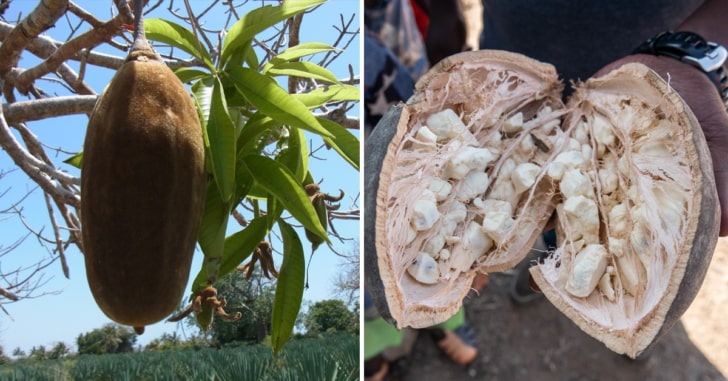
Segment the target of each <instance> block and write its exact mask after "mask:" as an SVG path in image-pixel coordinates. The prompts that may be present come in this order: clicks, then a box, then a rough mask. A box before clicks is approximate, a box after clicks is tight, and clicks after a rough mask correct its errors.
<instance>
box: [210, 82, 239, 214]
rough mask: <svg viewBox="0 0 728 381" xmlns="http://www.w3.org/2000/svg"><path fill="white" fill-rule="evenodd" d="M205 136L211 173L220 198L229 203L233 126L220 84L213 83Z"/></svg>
mask: <svg viewBox="0 0 728 381" xmlns="http://www.w3.org/2000/svg"><path fill="white" fill-rule="evenodd" d="M207 136H208V139H209V140H210V159H211V160H212V173H213V174H214V176H215V181H216V182H217V186H218V188H219V190H220V197H222V199H223V200H224V201H226V202H227V201H230V199H231V198H232V196H233V193H234V190H235V157H236V149H235V140H236V139H235V124H234V123H233V121H232V119H231V118H230V115H229V114H228V108H227V103H226V102H225V94H224V92H223V89H222V84H221V83H220V81H219V80H217V81H215V85H214V87H213V90H212V100H211V103H210V117H209V119H208V121H207Z"/></svg>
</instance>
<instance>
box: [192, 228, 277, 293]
mask: <svg viewBox="0 0 728 381" xmlns="http://www.w3.org/2000/svg"><path fill="white" fill-rule="evenodd" d="M266 233H268V230H267V224H266V218H265V216H263V217H258V218H254V219H253V220H252V221H250V223H249V224H248V226H246V227H245V228H244V229H243V230H240V231H238V232H236V233H233V234H231V235H230V236H228V237H227V238H225V240H224V249H223V254H222V256H221V258H222V261H221V263H220V266H219V271H218V274H217V279H220V278H222V277H224V276H225V275H227V274H229V273H230V272H231V271H233V270H234V269H235V268H236V267H237V266H238V265H240V263H242V262H243V261H245V260H246V259H247V258H248V257H249V256H250V254H252V253H253V250H255V248H256V247H258V243H260V242H261V241H263V240H264V239H265V235H266ZM208 272H209V270H208V268H207V266H206V265H205V264H203V266H202V269H200V272H199V273H197V276H196V277H195V280H194V281H193V283H192V292H193V293H194V292H196V291H198V290H201V289H203V288H205V287H206V286H207V277H208Z"/></svg>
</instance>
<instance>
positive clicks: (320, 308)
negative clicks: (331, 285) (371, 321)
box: [304, 299, 359, 335]
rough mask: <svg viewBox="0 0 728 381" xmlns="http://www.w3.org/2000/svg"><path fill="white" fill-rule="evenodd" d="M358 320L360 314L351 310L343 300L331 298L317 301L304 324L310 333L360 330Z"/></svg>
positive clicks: (310, 308) (309, 310)
mask: <svg viewBox="0 0 728 381" xmlns="http://www.w3.org/2000/svg"><path fill="white" fill-rule="evenodd" d="M355 317H356V318H355ZM358 321H359V319H358V314H357V313H355V312H353V311H349V309H348V308H347V307H346V303H345V302H344V301H343V300H338V299H329V300H322V301H320V302H316V303H314V304H313V305H311V307H309V309H308V313H306V317H305V318H304V326H305V327H306V331H307V333H308V334H309V335H311V334H321V333H330V332H358Z"/></svg>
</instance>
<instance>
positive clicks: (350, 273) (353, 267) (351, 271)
mask: <svg viewBox="0 0 728 381" xmlns="http://www.w3.org/2000/svg"><path fill="white" fill-rule="evenodd" d="M349 247H350V249H349V250H347V251H346V252H344V253H336V254H338V255H339V256H340V257H341V258H342V259H343V260H344V261H343V262H342V263H341V264H340V265H339V269H340V271H338V272H337V273H336V275H335V278H334V296H335V297H337V298H343V299H344V301H345V302H346V304H347V305H348V306H349V307H350V308H355V309H356V308H358V307H359V284H360V282H359V257H360V256H359V241H354V243H353V244H352V245H351V246H349ZM357 321H358V319H357ZM357 324H358V323H357Z"/></svg>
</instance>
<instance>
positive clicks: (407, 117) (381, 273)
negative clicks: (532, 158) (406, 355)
mask: <svg viewBox="0 0 728 381" xmlns="http://www.w3.org/2000/svg"><path fill="white" fill-rule="evenodd" d="M483 68H487V69H488V70H491V69H492V70H495V71H504V72H506V71H508V72H516V73H519V76H521V77H522V78H523V79H524V80H525V82H524V83H521V84H520V85H519V86H521V90H522V91H523V92H524V94H525V96H524V97H525V101H526V102H527V103H529V104H531V103H541V102H546V101H548V102H549V103H550V104H553V105H560V100H559V99H560V94H561V89H562V86H561V84H560V83H559V81H558V77H557V74H556V70H555V69H554V68H553V66H551V65H548V64H544V63H541V62H538V61H535V60H532V59H530V58H528V57H526V56H523V55H520V54H515V53H509V52H501V51H479V52H469V53H461V54H457V55H454V56H451V57H448V58H446V59H444V60H442V61H440V63H438V64H437V65H436V66H435V67H433V68H432V69H431V70H430V71H429V72H428V73H427V74H425V75H424V76H423V77H422V78H421V79H420V80H419V81H418V82H417V84H416V91H415V95H414V96H413V97H412V98H410V99H409V100H408V101H407V104H406V105H404V106H398V107H395V108H393V109H392V110H390V111H389V112H388V113H387V114H386V115H385V116H384V117H383V119H382V120H381V121H380V123H379V124H378V125H377V127H376V128H375V129H374V131H373V132H372V133H371V135H370V137H369V138H368V139H367V142H366V146H365V151H366V152H365V153H366V155H365V160H366V168H367V169H366V176H365V180H364V181H365V184H364V189H365V191H364V198H365V204H366V205H367V207H366V208H365V212H364V213H365V217H364V223H365V230H364V234H365V237H367V239H366V240H365V276H366V282H367V288H368V291H369V292H370V293H371V294H372V295H373V296H374V300H375V302H376V303H377V307H378V309H379V311H380V313H381V314H382V315H383V316H385V317H386V318H389V319H390V320H392V321H393V322H395V324H396V325H397V327H400V328H401V327H407V326H411V327H414V328H423V327H428V326H432V325H434V324H437V323H440V322H442V321H444V320H446V319H448V318H449V317H450V316H452V315H453V314H455V312H457V311H458V309H459V308H460V307H461V305H462V300H463V298H464V297H465V295H466V294H467V292H468V291H469V290H470V286H471V283H472V280H473V278H474V277H475V275H476V273H477V272H478V271H483V272H492V271H502V270H506V269H508V268H511V267H513V266H514V265H515V264H517V263H518V262H519V261H520V260H521V259H523V258H524V257H525V255H526V254H527V253H528V251H529V249H530V248H531V245H532V244H533V242H534V241H535V240H536V238H537V237H538V234H537V232H540V231H541V230H542V229H543V227H544V225H545V224H546V222H547V220H548V218H549V216H550V214H551V213H550V211H551V210H553V203H552V202H551V198H550V197H541V198H538V199H536V200H534V201H533V203H532V205H531V208H529V209H528V210H527V211H526V214H528V218H525V220H527V221H528V222H527V223H524V224H523V225H522V229H523V231H524V232H529V233H532V234H519V235H517V236H516V237H513V238H512V241H511V242H510V243H509V245H508V250H507V251H506V250H498V251H497V252H496V253H494V254H493V255H490V256H489V258H487V259H486V261H487V262H486V263H480V264H478V265H476V266H473V267H472V268H471V269H470V270H469V271H467V272H464V273H461V274H460V275H459V276H457V277H455V278H454V279H451V280H449V281H446V282H438V283H437V284H435V285H423V284H421V283H418V282H416V281H414V280H413V279H411V278H410V277H409V276H407V275H406V274H405V267H404V266H402V264H398V263H397V258H398V257H400V256H402V254H403V253H402V252H400V251H398V250H395V249H393V248H392V245H391V242H390V238H391V237H390V236H388V234H394V235H397V234H399V233H400V232H398V231H393V230H392V229H391V228H390V227H389V226H388V221H389V220H391V219H392V218H393V217H392V216H391V215H390V211H391V209H390V208H391V205H392V200H393V198H392V197H393V196H392V195H390V194H389V186H390V183H391V182H392V181H394V178H393V171H394V169H395V168H396V166H397V165H398V162H397V158H396V155H397V151H398V150H399V149H400V145H401V143H402V139H403V137H404V136H405V135H406V134H408V133H410V131H411V129H412V128H413V123H414V119H415V118H416V117H417V116H418V115H420V114H430V113H432V112H434V111H438V110H441V109H444V108H447V107H456V108H459V109H461V110H462V111H463V112H464V113H468V112H473V111H475V110H477V109H478V108H479V107H481V105H479V104H477V103H476V102H473V99H474V96H473V92H474V91H476V90H475V87H471V88H468V86H469V85H471V84H473V83H476V82H477V80H478V78H467V77H466V78H463V79H462V80H461V81H458V82H457V83H455V82H453V83H450V82H449V74H450V73H453V72H455V73H457V72H458V71H460V70H462V71H463V72H464V71H465V70H471V69H472V70H476V71H478V70H480V69H483ZM463 87H464V88H463ZM444 89H446V90H444ZM480 99H482V101H483V102H490V101H491V100H494V99H495V100H496V101H498V99H497V95H496V94H484V95H483V96H482V98H480ZM433 108H434V109H433ZM401 233H402V234H405V233H404V232H401Z"/></svg>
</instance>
